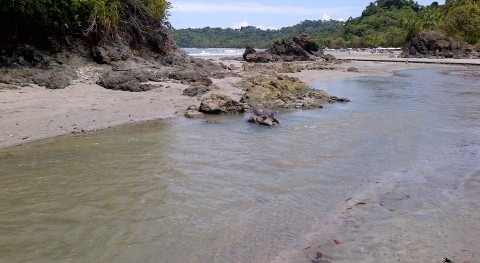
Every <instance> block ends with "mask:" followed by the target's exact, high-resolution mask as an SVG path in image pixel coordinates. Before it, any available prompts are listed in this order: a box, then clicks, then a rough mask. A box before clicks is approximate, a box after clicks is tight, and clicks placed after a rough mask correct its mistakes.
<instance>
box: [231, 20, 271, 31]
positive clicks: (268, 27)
mask: <svg viewBox="0 0 480 263" xmlns="http://www.w3.org/2000/svg"><path fill="white" fill-rule="evenodd" d="M247 26H254V27H256V28H259V29H262V30H267V29H271V30H276V29H278V28H276V27H273V26H266V25H256V26H255V25H250V23H249V22H248V21H242V22H240V23H236V24H234V25H233V26H232V27H231V28H233V29H240V28H242V27H247Z"/></svg>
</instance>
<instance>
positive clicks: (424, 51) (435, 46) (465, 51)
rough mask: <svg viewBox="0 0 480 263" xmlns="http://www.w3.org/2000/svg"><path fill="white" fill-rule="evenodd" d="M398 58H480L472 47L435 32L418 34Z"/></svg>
mask: <svg viewBox="0 0 480 263" xmlns="http://www.w3.org/2000/svg"><path fill="white" fill-rule="evenodd" d="M400 56H401V57H404V58H457V59H469V58H480V54H479V53H478V50H476V49H475V48H474V47H473V46H472V45H470V44H468V43H466V42H463V41H458V40H454V39H452V38H449V37H447V36H445V35H444V34H442V33H440V32H435V31H427V32H422V33H419V34H418V35H417V36H415V37H414V38H413V39H412V41H411V42H410V43H408V44H407V45H406V46H405V48H404V51H403V52H402V54H400Z"/></svg>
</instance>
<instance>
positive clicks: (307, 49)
mask: <svg viewBox="0 0 480 263" xmlns="http://www.w3.org/2000/svg"><path fill="white" fill-rule="evenodd" d="M322 54H323V53H322V52H319V49H318V45H317V44H316V43H315V42H314V41H312V40H311V39H310V37H309V36H308V35H307V34H302V35H299V36H297V37H295V38H294V39H293V40H281V41H276V42H275V43H274V44H273V46H272V48H270V49H268V50H266V51H265V52H257V51H256V50H255V49H253V48H252V47H247V48H246V49H245V53H244V54H243V59H244V60H245V61H247V62H254V63H268V62H292V61H313V60H316V59H317V55H322Z"/></svg>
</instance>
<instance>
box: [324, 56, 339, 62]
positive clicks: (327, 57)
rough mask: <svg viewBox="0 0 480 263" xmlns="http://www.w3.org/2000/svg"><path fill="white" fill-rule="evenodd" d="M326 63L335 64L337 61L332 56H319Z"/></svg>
mask: <svg viewBox="0 0 480 263" xmlns="http://www.w3.org/2000/svg"><path fill="white" fill-rule="evenodd" d="M321 57H322V58H323V59H324V60H325V61H327V62H336V61H338V59H337V58H336V57H335V56H334V55H332V54H325V55H322V56H321Z"/></svg>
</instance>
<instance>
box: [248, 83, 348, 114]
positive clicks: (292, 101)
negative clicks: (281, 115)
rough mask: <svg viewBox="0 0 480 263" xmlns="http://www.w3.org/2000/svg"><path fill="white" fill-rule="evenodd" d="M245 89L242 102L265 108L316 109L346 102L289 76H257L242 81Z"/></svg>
mask: <svg viewBox="0 0 480 263" xmlns="http://www.w3.org/2000/svg"><path fill="white" fill-rule="evenodd" d="M242 86H243V87H244V88H245V94H244V95H243V97H242V99H241V102H244V103H247V104H249V105H255V106H259V105H261V106H262V107H264V108H283V109H316V108H322V107H323V106H322V105H323V104H325V103H332V102H337V101H338V102H346V101H348V99H346V98H337V97H332V96H330V95H328V94H327V93H326V92H324V91H322V90H318V89H314V88H311V87H310V86H308V85H307V84H305V83H303V82H301V81H300V80H299V79H297V78H294V77H289V76H281V75H273V76H256V77H250V78H245V79H244V80H243V81H242Z"/></svg>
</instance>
